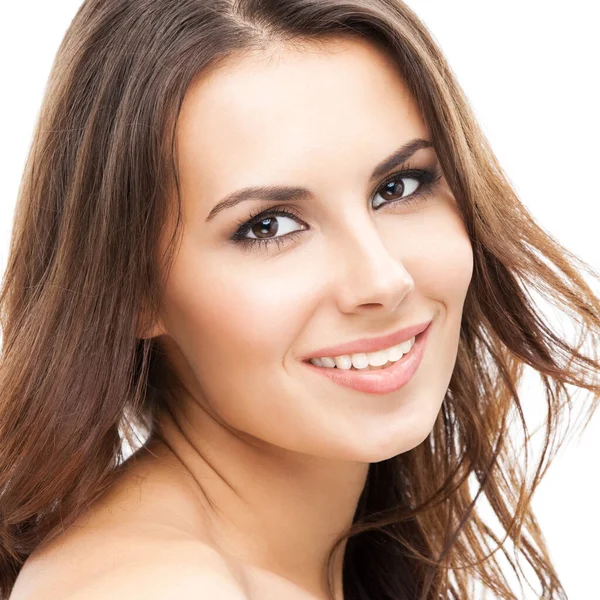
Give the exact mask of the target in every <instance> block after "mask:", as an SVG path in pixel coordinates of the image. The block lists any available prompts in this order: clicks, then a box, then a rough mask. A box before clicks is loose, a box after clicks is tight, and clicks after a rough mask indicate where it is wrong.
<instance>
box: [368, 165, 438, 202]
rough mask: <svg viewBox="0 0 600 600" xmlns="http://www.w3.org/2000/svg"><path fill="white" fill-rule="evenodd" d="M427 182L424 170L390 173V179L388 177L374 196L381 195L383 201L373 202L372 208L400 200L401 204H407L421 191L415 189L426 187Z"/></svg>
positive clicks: (416, 197) (414, 200)
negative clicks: (408, 173) (408, 172)
mask: <svg viewBox="0 0 600 600" xmlns="http://www.w3.org/2000/svg"><path fill="white" fill-rule="evenodd" d="M427 183H429V181H428V179H427V174H426V172H424V171H417V172H415V173H410V175H407V173H406V172H403V173H396V174H395V175H392V178H391V179H388V180H387V181H386V182H384V183H383V185H381V186H380V187H379V188H378V192H377V193H376V194H375V196H374V198H376V197H377V196H381V197H382V198H383V199H384V201H381V202H375V201H374V202H373V208H374V209H376V210H377V209H378V208H379V207H380V206H382V205H384V204H389V203H395V202H400V203H403V204H409V203H412V202H416V201H417V200H418V198H419V196H422V195H423V194H422V193H419V194H417V193H416V191H417V190H419V189H420V188H421V187H426V184H427Z"/></svg>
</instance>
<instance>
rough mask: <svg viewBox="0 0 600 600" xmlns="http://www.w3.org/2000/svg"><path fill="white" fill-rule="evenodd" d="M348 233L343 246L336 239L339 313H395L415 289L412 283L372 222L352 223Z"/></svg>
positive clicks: (409, 276) (403, 267)
mask: <svg viewBox="0 0 600 600" xmlns="http://www.w3.org/2000/svg"><path fill="white" fill-rule="evenodd" d="M348 230H349V231H346V232H345V233H344V242H343V243H339V239H338V243H337V244H336V246H337V249H338V251H337V252H336V253H335V257H336V263H337V268H336V269H335V271H336V272H337V273H338V274H339V279H338V281H337V287H336V289H337V294H336V296H337V303H338V307H339V310H340V311H341V312H343V313H357V312H364V311H367V310H368V311H372V310H377V309H379V310H380V311H385V312H394V310H396V308H397V307H398V305H399V304H400V303H401V302H402V300H403V299H404V297H405V296H406V295H407V294H409V293H410V292H411V291H412V290H413V289H414V287H415V282H414V279H413V278H412V276H411V275H410V273H409V272H408V271H407V270H406V268H405V266H404V265H403V264H402V262H401V260H400V259H399V257H397V256H394V254H395V253H394V254H393V253H391V252H390V250H389V249H388V248H387V246H386V244H385V243H384V239H383V237H382V235H381V234H380V232H379V231H378V230H377V228H376V227H375V225H374V223H373V221H372V220H370V219H366V220H365V221H364V224H361V226H360V227H357V225H356V222H354V223H353V224H352V226H351V227H349V228H348ZM340 265H343V266H342V268H341V269H340Z"/></svg>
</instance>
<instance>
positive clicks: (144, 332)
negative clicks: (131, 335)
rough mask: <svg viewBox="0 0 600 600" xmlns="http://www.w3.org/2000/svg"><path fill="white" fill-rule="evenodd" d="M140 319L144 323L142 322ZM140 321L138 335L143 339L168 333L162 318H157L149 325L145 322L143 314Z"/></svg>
mask: <svg viewBox="0 0 600 600" xmlns="http://www.w3.org/2000/svg"><path fill="white" fill-rule="evenodd" d="M140 321H141V323H142V324H140ZM140 321H138V327H137V335H136V337H137V338H138V339H141V340H145V339H151V338H154V337H158V336H160V335H164V334H165V333H167V331H166V329H165V328H164V326H163V324H162V321H161V319H159V318H157V319H156V320H155V321H154V322H153V323H152V324H151V325H148V324H147V323H145V322H144V317H143V316H142V317H141V318H140Z"/></svg>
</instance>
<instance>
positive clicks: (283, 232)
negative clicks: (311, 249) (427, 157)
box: [230, 168, 442, 249]
mask: <svg viewBox="0 0 600 600" xmlns="http://www.w3.org/2000/svg"><path fill="white" fill-rule="evenodd" d="M441 177H442V173H441V171H440V170H439V169H437V168H434V169H430V168H425V169H413V168H406V169H404V170H403V171H400V172H397V173H394V174H393V175H391V176H390V177H388V178H387V179H386V180H385V181H384V182H383V183H382V184H381V185H380V186H379V187H378V188H377V193H375V194H374V195H373V198H376V197H377V196H381V198H382V199H383V201H380V202H377V203H374V204H373V206H374V210H379V209H380V207H381V206H384V205H386V204H400V205H407V204H412V203H416V202H418V201H419V200H420V199H421V198H424V197H425V196H427V195H428V194H433V193H434V192H435V190H436V188H437V184H438V182H439V181H440V179H441ZM237 226H238V229H237V231H236V232H235V233H234V234H233V235H232V237H231V238H230V239H231V241H232V242H234V243H236V244H240V245H242V246H245V247H247V248H249V249H252V248H267V247H268V246H269V245H270V244H276V245H277V247H278V248H279V247H281V246H282V245H283V244H285V243H286V242H288V241H291V240H293V239H295V238H296V237H297V235H298V234H299V233H300V232H301V231H303V230H305V229H309V227H308V225H306V224H304V222H303V221H302V219H301V218H300V216H299V215H297V214H295V212H294V210H293V209H292V208H291V207H288V208H287V209H283V208H272V209H267V210H263V211H260V212H258V213H257V214H254V215H250V218H249V219H248V220H247V221H246V220H244V221H240V222H239V223H238V224H237ZM295 226H296V227H295Z"/></svg>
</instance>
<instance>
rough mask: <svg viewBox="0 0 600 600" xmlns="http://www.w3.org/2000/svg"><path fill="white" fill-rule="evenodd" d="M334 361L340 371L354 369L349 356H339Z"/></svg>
mask: <svg viewBox="0 0 600 600" xmlns="http://www.w3.org/2000/svg"><path fill="white" fill-rule="evenodd" d="M333 360H334V361H335V366H336V367H337V368H338V369H343V370H344V371H347V370H348V369H350V368H351V367H352V359H351V358H350V357H349V356H347V355H344V356H337V357H336V358H334V359H333Z"/></svg>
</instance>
